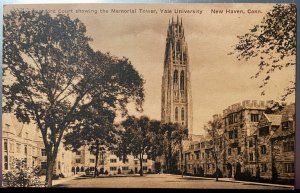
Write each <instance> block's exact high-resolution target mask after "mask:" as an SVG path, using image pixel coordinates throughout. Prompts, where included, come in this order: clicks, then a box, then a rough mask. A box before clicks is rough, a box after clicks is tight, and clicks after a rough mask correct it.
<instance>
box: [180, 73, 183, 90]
mask: <svg viewBox="0 0 300 193" xmlns="http://www.w3.org/2000/svg"><path fill="white" fill-rule="evenodd" d="M180 90H184V72H183V71H181V73H180Z"/></svg>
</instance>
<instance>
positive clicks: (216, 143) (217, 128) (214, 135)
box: [204, 115, 226, 181]
mask: <svg viewBox="0 0 300 193" xmlns="http://www.w3.org/2000/svg"><path fill="white" fill-rule="evenodd" d="M204 130H206V131H207V133H208V135H209V138H211V140H212V142H213V144H212V146H213V148H212V157H213V159H214V161H215V164H216V172H215V174H216V181H218V180H219V179H218V178H219V173H220V169H219V166H218V165H219V160H220V159H221V156H222V155H223V153H224V152H225V149H226V148H225V147H224V145H223V141H224V139H225V136H224V132H223V130H222V117H221V115H214V116H213V120H211V121H209V122H208V123H207V125H206V126H205V127H204Z"/></svg>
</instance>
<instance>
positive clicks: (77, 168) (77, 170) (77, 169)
mask: <svg viewBox="0 0 300 193" xmlns="http://www.w3.org/2000/svg"><path fill="white" fill-rule="evenodd" d="M78 172H79V167H78V166H77V167H76V174H77V173H78Z"/></svg>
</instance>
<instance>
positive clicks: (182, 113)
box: [181, 108, 184, 121]
mask: <svg viewBox="0 0 300 193" xmlns="http://www.w3.org/2000/svg"><path fill="white" fill-rule="evenodd" d="M181 121H184V108H181Z"/></svg>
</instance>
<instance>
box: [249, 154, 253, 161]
mask: <svg viewBox="0 0 300 193" xmlns="http://www.w3.org/2000/svg"><path fill="white" fill-rule="evenodd" d="M249 159H250V161H253V153H250V154H249Z"/></svg>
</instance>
